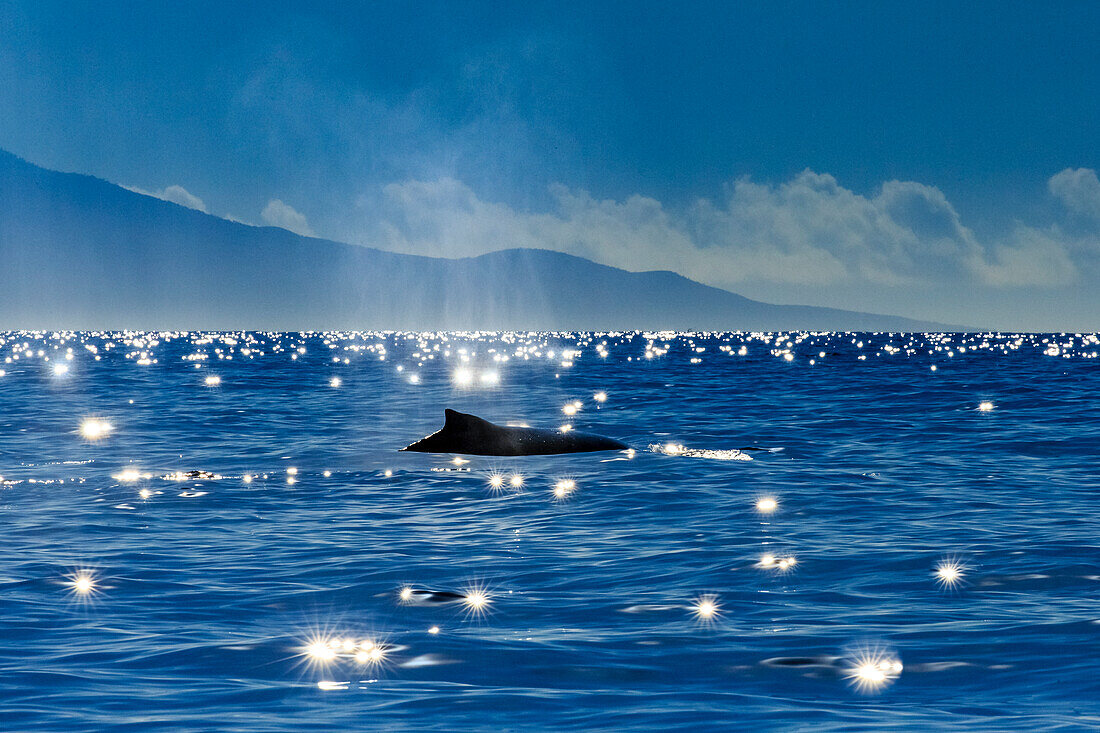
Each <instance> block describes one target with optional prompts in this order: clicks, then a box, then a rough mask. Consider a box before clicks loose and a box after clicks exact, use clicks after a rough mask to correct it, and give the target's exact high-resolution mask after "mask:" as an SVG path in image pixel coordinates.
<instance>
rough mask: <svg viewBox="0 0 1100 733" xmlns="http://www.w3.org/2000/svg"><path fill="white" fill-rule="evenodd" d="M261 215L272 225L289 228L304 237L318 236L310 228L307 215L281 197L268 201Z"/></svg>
mask: <svg viewBox="0 0 1100 733" xmlns="http://www.w3.org/2000/svg"><path fill="white" fill-rule="evenodd" d="M260 217H261V218H262V219H263V220H264V222H266V223H267V224H270V225H271V226H274V227H282V228H283V229H289V230H290V231H292V232H294V233H295V234H301V235H302V236H303V237H313V236H316V235H314V233H313V230H312V229H310V228H309V222H307V221H306V217H305V215H304V214H302V213H300V212H298V211H295V209H294V208H293V207H291V206H290V205H288V204H285V203H283V202H282V201H280V200H279V199H271V200H270V201H268V202H267V206H265V207H264V210H263V212H261V213H260Z"/></svg>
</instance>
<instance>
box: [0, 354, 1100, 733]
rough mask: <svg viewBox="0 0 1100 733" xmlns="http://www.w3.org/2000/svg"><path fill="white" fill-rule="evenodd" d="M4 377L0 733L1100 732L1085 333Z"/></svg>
mask: <svg viewBox="0 0 1100 733" xmlns="http://www.w3.org/2000/svg"><path fill="white" fill-rule="evenodd" d="M0 344H2V345H0V361H2V363H0V370H2V372H0V474H2V476H3V479H2V485H0V512H2V513H0V517H2V522H3V523H2V535H0V729H2V730H4V731H34V730H66V731H85V730H87V731H123V730H126V731H148V730H226V731H245V730H263V731H303V730H333V729H355V728H379V729H387V730H427V729H433V730H471V731H480V730H484V731H498V730H533V729H553V730H591V729H598V728H603V729H617V730H695V729H697V728H699V727H700V726H708V725H709V726H722V727H726V728H735V729H741V728H757V729H765V730H769V729H796V728H812V729H815V730H856V729H866V730H906V729H909V730H928V729H940V730H943V729H957V730H1024V729H1027V730H1032V729H1058V728H1062V729H1066V730H1075V729H1086V728H1095V727H1097V726H1100V674H1098V673H1100V662H1098V661H1097V658H1098V653H1100V495H1098V488H1100V472H1098V458H1100V400H1098V399H1097V397H1098V395H1100V369H1098V366H1100V361H1098V359H1097V353H1098V352H1100V341H1098V339H1097V338H1096V337H1095V336H1093V335H1081V334H1077V335H1073V334H1061V335H1020V336H1015V335H1013V336H1008V335H992V334H984V335H983V334H971V335H960V334H956V335H897V334H894V335H891V334H800V333H790V334H673V333H651V334H644V333H626V334H535V333H531V334H393V333H389V334H369V333H362V334H337V333H327V334H323V333H314V334H262V333H234V334H199V333H175V334H166V333H157V334H154V333H97V334H87V333H62V334H44V333H6V334H0ZM601 400H602V401H601ZM445 407H452V408H455V409H459V410H462V411H466V412H472V413H475V414H478V415H481V416H483V417H485V418H487V419H490V420H493V421H496V422H500V423H504V422H506V421H513V420H514V421H525V422H527V423H529V424H531V425H536V426H544V427H558V426H561V425H571V426H573V427H575V429H578V430H585V431H588V432H596V433H601V434H605V435H610V436H613V437H616V438H619V439H622V440H624V441H626V442H628V443H629V444H631V445H632V446H634V448H635V450H634V452H633V453H595V454H577V455H567V456H548V457H528V458H507V459H504V458H484V457H474V456H470V457H467V460H468V462H466V463H463V462H462V461H461V460H460V461H457V462H456V461H454V460H453V458H454V457H452V456H445V455H423V454H409V453H398V452H397V449H398V448H400V447H402V446H404V445H406V444H407V443H410V442H412V441H414V440H416V439H418V438H420V437H422V436H423V435H425V434H427V433H429V432H432V431H434V430H436V429H437V428H438V427H439V426H441V425H442V422H443V409H444V408H445ZM570 413H573V414H570ZM737 451H744V452H743V453H737ZM749 458H751V460H744V459H749ZM722 459H735V460H722ZM189 472H202V473H190V474H189ZM494 476H497V477H498V478H497V479H494V478H493V477H494ZM514 477H517V478H514ZM569 481H571V482H572V483H571V484H570V483H563V482H569ZM494 484H499V485H498V486H494ZM513 484H517V485H516V486H513ZM555 488H557V491H555ZM769 500H770V502H769Z"/></svg>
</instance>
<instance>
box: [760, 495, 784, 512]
mask: <svg viewBox="0 0 1100 733" xmlns="http://www.w3.org/2000/svg"><path fill="white" fill-rule="evenodd" d="M778 508H779V502H778V501H776V499H775V497H772V496H765V497H762V498H760V499H758V500H757V501H756V511H758V512H760V513H761V514H771V513H772V512H774V511H775V510H776V509H778Z"/></svg>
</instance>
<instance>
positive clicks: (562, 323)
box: [0, 151, 965, 331]
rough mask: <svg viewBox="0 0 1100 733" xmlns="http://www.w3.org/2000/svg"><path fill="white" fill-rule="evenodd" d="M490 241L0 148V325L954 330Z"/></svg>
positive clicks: (9, 326)
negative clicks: (156, 181) (365, 222)
mask: <svg viewBox="0 0 1100 733" xmlns="http://www.w3.org/2000/svg"><path fill="white" fill-rule="evenodd" d="M500 245H501V247H502V249H501V250H500V251H497V252H492V253H490V254H486V255H482V256H480V257H472V258H463V259H444V258H434V257H421V256H415V255H406V254H397V253H394V252H386V251H383V250H379V249H372V248H369V247H363V246H359V245H352V244H344V243H341V242H333V241H329V240H325V239H316V238H311V237H302V236H299V235H297V234H293V233H291V232H289V231H286V230H284V229H279V228H275V227H254V226H249V225H246V224H239V223H236V222H232V221H228V220H226V219H221V218H218V217H216V216H211V215H209V214H205V213H202V212H199V211H195V210H192V209H188V208H185V207H183V206H179V205H177V204H173V203H169V202H167V201H162V200H160V199H157V198H153V197H151V196H146V195H142V194H140V193H135V192H133V191H130V190H127V189H125V188H123V187H121V186H117V185H114V184H112V183H108V182H107V181H103V180H100V179H98V178H93V177H91V176H85V175H79V174H74V173H59V172H56V171H50V170H46V169H44V168H40V167H37V166H35V165H32V164H30V163H28V162H26V161H24V160H22V159H20V158H18V157H16V156H14V155H12V154H10V153H7V152H4V151H0V288H2V292H3V298H2V300H0V329H16V328H26V329H42V330H56V329H150V330H160V329H211V330H215V329H218V330H239V329H255V330H272V331H275V330H280V331H288V330H295V331H296V330H323V329H360V330H370V329H379V330H382V329H385V330H390V329H392V330H420V331H428V330H547V331H577V330H598V331H608V330H634V329H650V330H656V329H670V330H672V329H675V330H692V331H699V330H732V331H781V330H796V329H797V330H822V331H825V330H828V331H957V330H965V329H961V328H960V327H949V326H946V325H944V324H939V323H932V322H928V321H918V320H912V319H908V318H902V317H898V316H888V315H876V314H870V313H858V312H854V311H844V310H836V309H831V308H817V307H812V306H796V305H772V304H768V303H762V302H759V301H755V300H750V299H748V298H744V297H742V296H740V295H737V294H735V293H731V292H728V291H725V290H721V289H718V288H713V287H709V286H706V285H702V284H700V283H697V282H695V281H693V280H689V279H687V278H685V277H683V276H681V275H678V274H676V273H673V272H667V271H659V272H628V271H626V270H621V269H618V268H615V267H607V266H605V265H600V264H597V263H595V262H592V261H590V260H586V259H583V258H580V257H575V256H572V255H567V254H562V253H559V252H551V251H546V250H534V249H508V248H507V245H508V243H507V242H501V243H500Z"/></svg>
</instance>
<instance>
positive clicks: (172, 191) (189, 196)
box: [126, 185, 209, 214]
mask: <svg viewBox="0 0 1100 733" xmlns="http://www.w3.org/2000/svg"><path fill="white" fill-rule="evenodd" d="M126 188H127V189H129V190H130V191H133V192H134V193H140V194H141V195H143V196H152V197H153V198H158V199H161V200H162V201H170V202H172V203H173V204H179V205H180V206H186V207H187V208H189V209H195V210H196V211H201V212H203V213H204V214H207V213H209V212H208V211H207V210H206V204H205V203H203V200H202V199H200V198H199V197H198V196H196V195H195V194H193V193H191V192H190V191H188V190H187V189H186V188H184V187H183V186H178V185H175V186H167V187H166V188H162V189H160V190H159V191H146V190H145V189H143V188H137V187H134V186H126Z"/></svg>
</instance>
